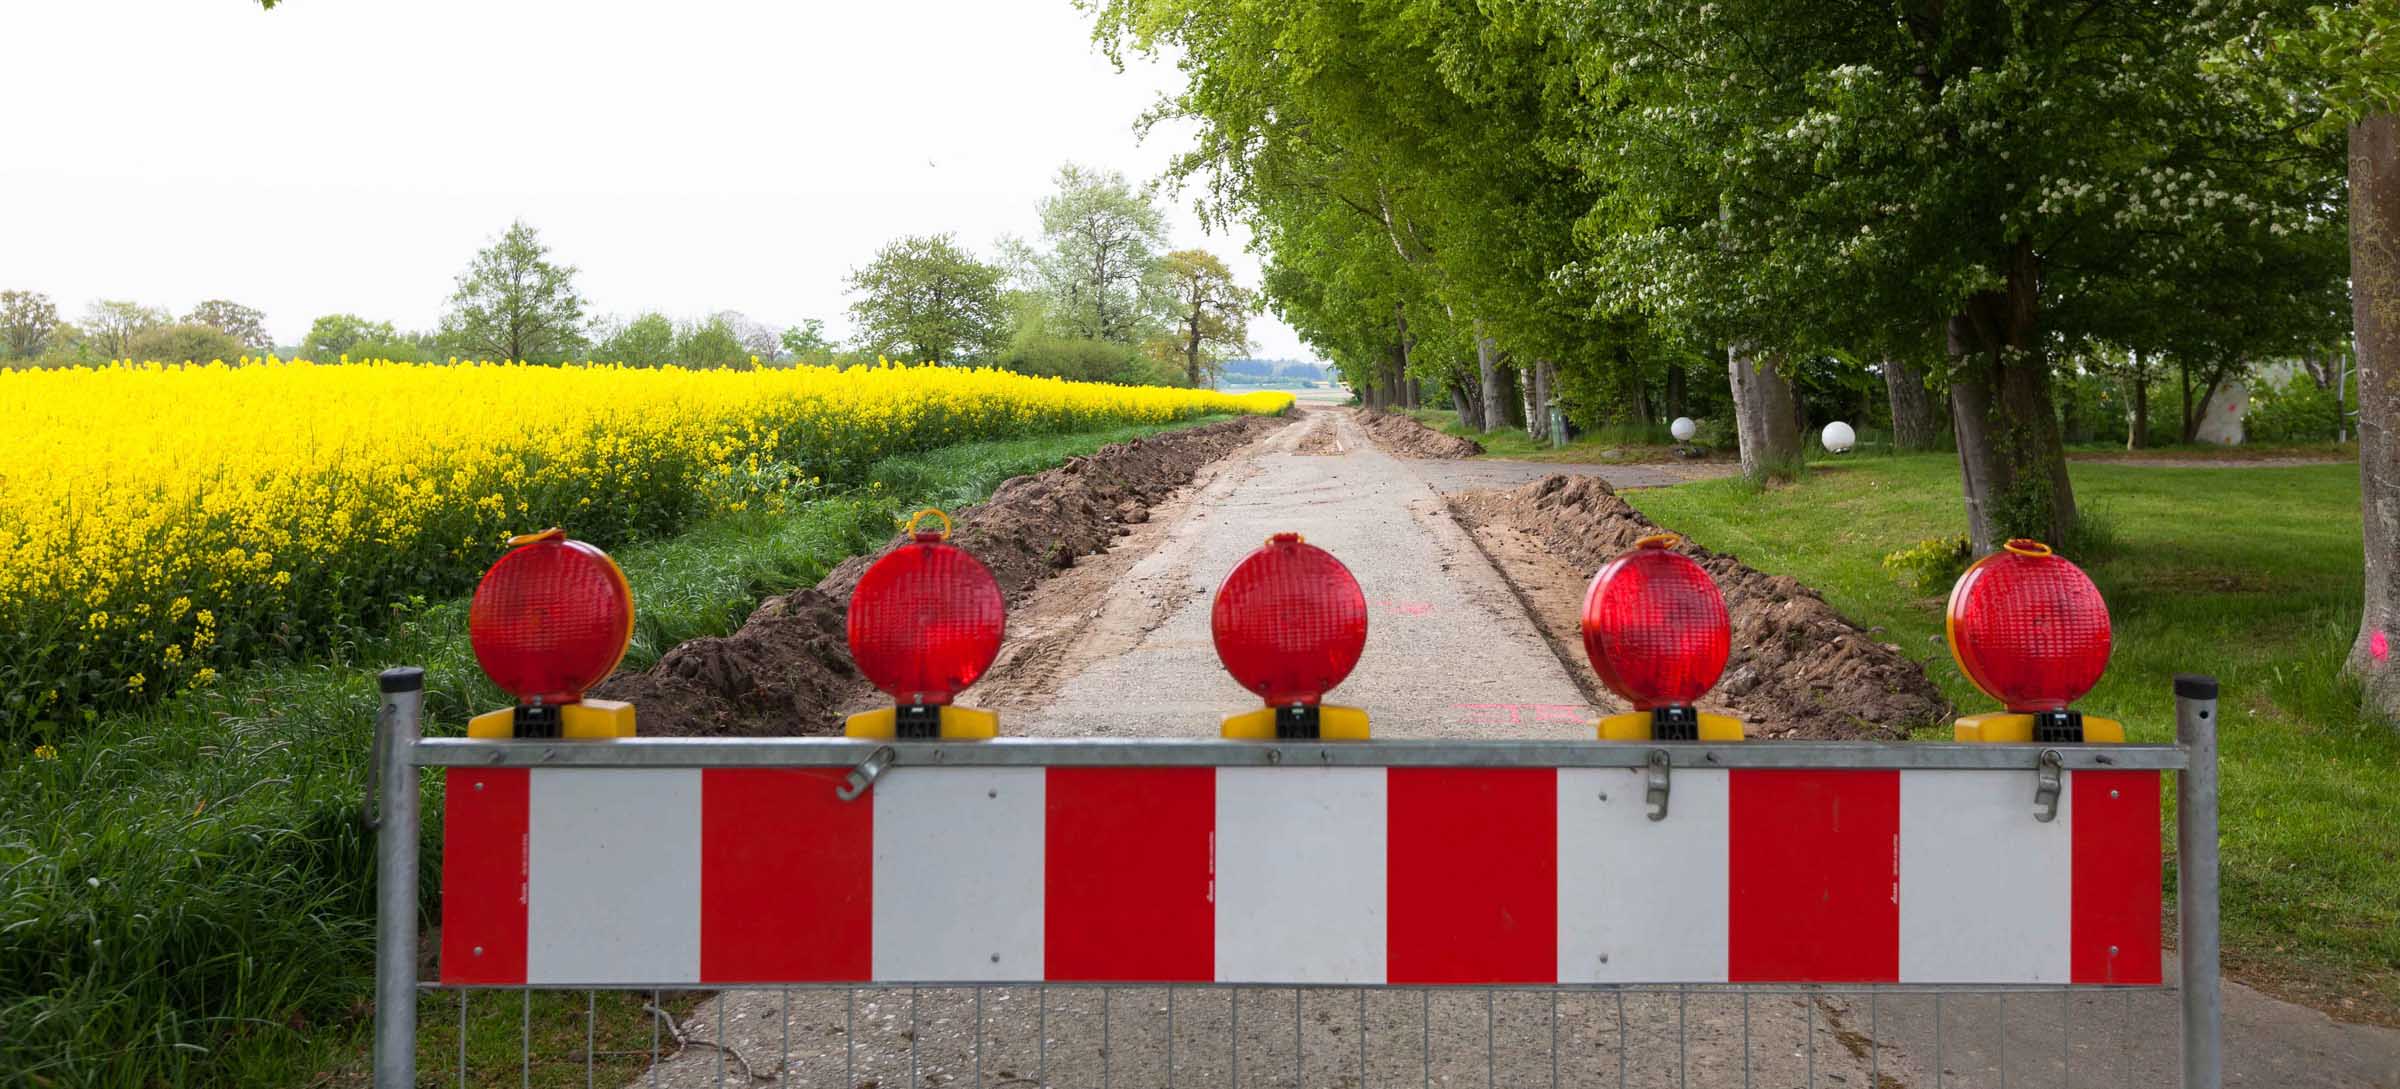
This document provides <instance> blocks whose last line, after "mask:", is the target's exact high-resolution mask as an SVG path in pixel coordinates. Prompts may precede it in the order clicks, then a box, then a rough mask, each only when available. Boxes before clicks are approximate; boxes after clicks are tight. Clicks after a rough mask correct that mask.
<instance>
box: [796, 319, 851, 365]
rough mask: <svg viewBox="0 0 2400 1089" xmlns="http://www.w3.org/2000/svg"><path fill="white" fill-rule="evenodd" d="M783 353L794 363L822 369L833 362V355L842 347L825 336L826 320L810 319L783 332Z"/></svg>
mask: <svg viewBox="0 0 2400 1089" xmlns="http://www.w3.org/2000/svg"><path fill="white" fill-rule="evenodd" d="M781 339H782V343H783V352H784V354H785V355H787V356H789V357H791V360H792V362H794V363H797V364H800V365H802V366H807V367H822V366H825V365H826V364H829V363H831V362H833V353H834V352H835V351H836V350H838V349H839V348H840V347H841V346H840V345H838V344H835V343H834V342H833V338H832V337H829V336H826V335H825V319H823V318H810V319H808V320H807V321H804V322H801V323H800V324H798V325H795V326H792V327H791V328H789V329H786V330H784V331H783V336H782V338H781Z"/></svg>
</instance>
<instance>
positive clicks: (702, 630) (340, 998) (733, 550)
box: [0, 425, 1161, 1089]
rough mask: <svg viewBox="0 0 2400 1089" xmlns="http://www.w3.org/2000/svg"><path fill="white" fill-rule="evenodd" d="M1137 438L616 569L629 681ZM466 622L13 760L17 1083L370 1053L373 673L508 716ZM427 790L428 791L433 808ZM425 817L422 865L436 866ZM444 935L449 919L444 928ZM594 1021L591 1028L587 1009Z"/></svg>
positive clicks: (392, 632) (441, 727)
mask: <svg viewBox="0 0 2400 1089" xmlns="http://www.w3.org/2000/svg"><path fill="white" fill-rule="evenodd" d="M1160 429H1161V428H1160V427H1159V426H1155V425H1150V426H1128V427H1118V428H1113V429H1109V430H1104V431H1093V432H1082V433H1076V434H1070V435H1063V436H1045V437H1039V438H1031V439H1020V440H1011V441H1002V442H987V443H974V444H968V445H963V446H955V447H948V448H942V449H938V450H935V451H932V452H928V453H923V454H916V455H910V456H905V457H899V458H893V459H887V460H885V461H883V462H879V463H877V464H876V465H875V466H874V467H873V469H872V470H870V472H869V474H868V476H869V477H870V479H871V483H870V484H869V485H868V486H867V487H865V488H863V489H860V490H857V491H853V492H848V493H844V494H840V495H836V496H831V497H827V498H824V499H820V500H818V501H815V502H811V503H809V504H807V505H805V506H804V507H802V508H800V509H799V510H797V511H795V512H793V513H790V514H785V515H771V514H763V513H744V514H735V515H730V516H721V517H718V518H715V519H712V520H709V521H706V522H703V523H702V524H700V525H699V526H698V527H697V528H695V529H693V530H692V531H690V532H688V533H686V534H684V535H682V536H679V537H675V538H672V539H668V540H663V541H659V542H655V543H650V544H645V545H638V546H634V547H630V548H625V549H621V550H619V551H618V552H617V554H616V555H617V558H618V560H619V561H620V562H621V563H622V564H623V566H624V568H625V571H626V575H627V577H628V578H629V579H630V580H631V581H632V583H633V586H634V591H635V595H636V600H637V603H638V608H637V612H638V614H639V615H640V617H641V622H640V628H639V630H638V632H637V636H636V648H635V654H634V655H631V656H629V660H630V661H632V662H635V663H639V662H645V661H649V660H652V659H654V658H655V657H656V656H657V655H658V654H659V653H662V652H663V651H664V650H665V649H666V648H668V647H671V646H673V645H675V644H676V643H679V642H682V641H683V640H685V639H689V638H693V637H695V636H702V635H717V634H723V633H725V632H728V631H730V630H732V628H733V627H735V626H736V625H738V624H739V623H740V621H741V619H742V617H743V616H744V615H746V614H747V613H748V611H749V610H750V608H751V607H752V605H754V604H755V603H756V601H757V600H758V599H759V597H761V596H762V595H764V594H767V593H773V592H779V591H782V590H785V589H788V588H791V587H793V586H800V585H807V584H809V583H812V582H814V581H815V580H816V579H817V578H818V577H820V576H821V575H822V574H823V572H824V571H826V570H827V569H829V568H831V567H832V566H833V565H834V564H836V563H838V562H840V561H841V560H842V559H844V558H846V557H848V556H850V555H853V554H855V553H857V552H859V551H861V550H863V549H865V548H868V547H871V546H872V545H874V544H876V543H878V542H880V541H881V540H882V539H884V538H885V537H886V536H888V535H889V534H890V533H891V532H893V530H894V528H895V524H896V523H895V521H894V519H895V516H896V515H898V514H900V513H902V512H903V511H904V510H905V509H907V508H909V507H912V506H914V505H916V504H919V503H922V502H927V501H940V502H945V503H950V504H954V505H955V504H961V503H964V502H967V501H970V500H972V499H974V498H977V497H980V496H982V495H984V494H987V493H988V492H989V491H990V489H991V488H993V487H994V486H996V485H997V484H998V483H999V482H1000V481H1002V480H1004V479H1006V478H1008V477H1010V476H1013V475H1016V474H1019V473H1023V472H1029V471H1033V470H1035V469H1039V468H1042V467H1045V466H1048V465H1051V464H1055V463H1056V462H1058V461H1059V460H1061V459H1063V458H1065V457H1068V456H1072V455H1075V454H1080V453H1085V452H1088V451H1090V450H1093V449H1096V448H1098V447H1099V446H1101V445H1103V444H1105V443H1108V442H1112V441H1119V440H1123V439H1127V438H1132V437H1136V436H1139V435H1142V434H1146V433H1151V432H1154V431H1157V430H1160ZM465 630H466V624H465V606H464V602H463V601H461V600H456V599H451V600H440V601H431V602H427V601H409V602H403V603H400V604H399V605H397V606H395V607H393V608H392V610H391V616H390V617H389V618H388V623H385V624H382V625H380V626H379V630H378V632H377V634H375V635H373V636H371V637H367V638H363V639H357V640H353V641H349V642H343V643H338V644H335V645H334V646H332V647H330V648H328V649H327V650H326V651H325V652H324V653H323V654H322V655H321V656H319V657H316V658H314V659H312V660H309V661H304V662H287V663H283V664H279V665H269V666H260V667H256V668H253V669H250V670H246V671H242V672H237V673H233V674H229V675H228V676H227V677H226V678H225V680H224V681H223V682H222V683H221V684H219V685H218V686H217V687H215V688H213V689H208V690H196V691H190V692H186V693H184V694H182V695H179V696H177V697H174V698H171V699H169V700H166V701H164V702H161V703H159V704H156V705H153V706H150V707H147V708H142V709H138V710H135V711H129V712H125V713H121V714H118V715H114V716H108V717H103V718H101V719H99V720H98V721H96V722H94V723H93V724H91V726H90V728H89V729H86V730H81V731H78V732H77V733H76V735H75V736H74V737H73V738H71V739H67V740H65V741H63V742H61V743H60V744H58V745H57V746H56V748H55V750H54V751H53V750H50V749H44V750H42V753H41V755H36V754H35V753H33V752H31V751H29V750H26V749H24V748H22V747H20V748H17V749H15V750H13V751H8V752H5V753H0V1084H6V1085H15V1084H21V1083H22V1084H33V1085H43V1086H48V1085H57V1086H87V1085H88V1086H109V1087H125V1089H135V1087H147V1086H154V1085H196V1086H234V1085H245V1086H246V1085H261V1084H293V1083H297V1082H299V1081H301V1080H304V1075H306V1074H308V1073H310V1072H313V1071H316V1070H320V1069H324V1068H326V1067H328V1066H331V1065H335V1064H337V1063H339V1062H340V1061H342V1060H343V1059H344V1058H345V1057H346V1056H349V1055H351V1054H353V1053H354V1052H355V1050H356V1048H355V1046H354V1045H355V1042H356V1039H357V1037H358V1034H359V1032H360V1028H361V1025H362V1024H363V1018H364V1017H365V1016H366V1014H367V1012H368V1006H367V1002H368V1000H369V997H370V995H371V986H370V983H371V979H370V977H371V971H372V949H373V906H374V905H373V888H372V885H373V882H372V877H371V875H372V873H373V851H372V843H371V839H370V837H369V836H368V834H367V833H366V832H365V830H364V828H363V826H362V825H361V823H360V819H359V803H360V797H361V791H362V788H363V786H364V784H365V781H366V765H367V754H368V749H369V741H370V730H371V720H372V716H373V712H374V706H375V699H376V697H375V689H374V683H373V676H374V672H375V671H376V670H377V669H380V668H382V667H384V666H388V665H393V664H401V663H407V664H416V665H423V666H425V667H427V671H428V678H427V690H426V711H427V724H428V732H431V733H445V732H449V733H455V732H457V731H458V730H459V729H460V728H461V727H462V725H463V723H464V721H465V718H466V716H467V715H468V714H469V713H470V712H472V711H473V710H476V709H488V708H490V707H494V706H499V705H500V704H501V703H502V702H504V700H505V697H503V696H502V695H501V694H500V693H499V692H498V691H497V690H496V689H493V688H491V687H490V686H489V684H488V682H486V681H484V680H483V679H482V677H481V674H480V673H479V672H478V671H477V670H476V668H475V665H474V660H473V656H472V654H471V652H470V651H469V649H468V647H467V643H466V638H465ZM429 789H430V788H429ZM438 812H439V810H438V807H437V806H434V805H430V804H429V805H428V807H427V814H428V817H429V820H428V827H427V828H426V836H427V840H426V844H427V849H426V851H425V866H426V868H427V873H428V880H427V881H426V882H425V885H424V887H425V888H426V889H427V890H428V896H429V904H428V906H429V907H430V906H431V905H430V895H431V891H432V890H433V889H434V887H435V886H434V883H433V881H432V880H431V879H430V876H431V875H432V874H433V873H434V872H435V868H436V867H438V865H439V844H440V839H439V828H438ZM428 917H432V916H430V915H429V916H428ZM577 1012H578V1013H580V1011H577Z"/></svg>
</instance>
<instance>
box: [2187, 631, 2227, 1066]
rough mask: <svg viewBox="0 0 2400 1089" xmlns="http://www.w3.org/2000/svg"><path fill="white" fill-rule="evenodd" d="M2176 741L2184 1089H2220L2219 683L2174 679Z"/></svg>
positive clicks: (2198, 678)
mask: <svg viewBox="0 0 2400 1089" xmlns="http://www.w3.org/2000/svg"><path fill="white" fill-rule="evenodd" d="M2175 740H2176V741H2177V743H2179V744H2181V745H2182V746H2183V747H2184V749H2185V750H2186V751H2187V752H2188V753H2189V755H2190V760H2191V764H2190V766H2188V767H2186V768H2184V769H2183V771H2182V773H2181V774H2178V775H2177V776H2176V777H2175V852H2176V854H2175V857H2176V874H2177V877H2176V882H2175V888H2176V908H2175V911H2176V919H2177V924H2178V926H2179V928H2180V930H2181V934H2182V940H2181V945H2182V952H2183V1084H2184V1089H2221V1087H2222V1086H2223V1084H2224V1078H2225V1050H2224V1040H2223V1035H2222V1034H2223V1031H2224V1020H2225V1011H2224V1006H2223V995H2222V994H2221V986H2220V984H2219V982H2218V976H2217V940H2218V935H2217V680H2216V678H2214V677H2204V676H2201V675H2199V674H2194V673H2183V674H2178V675H2176V677H2175Z"/></svg>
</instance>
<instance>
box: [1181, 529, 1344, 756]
mask: <svg viewBox="0 0 2400 1089" xmlns="http://www.w3.org/2000/svg"><path fill="white" fill-rule="evenodd" d="M1209 632H1210V635H1211V636H1212V637H1213V638H1214V639H1215V641H1216V644H1217V658H1218V660H1220V661H1222V662H1224V663H1225V671H1226V672H1228V673H1231V674H1233V679H1234V680H1236V681H1239V682H1241V685H1242V687H1244V688H1247V689H1249V690H1250V691H1252V692H1256V693H1258V695H1259V697H1260V698H1261V699H1263V700H1265V701H1266V704H1267V705H1266V707H1264V708H1262V709H1260V710H1257V711H1249V712H1245V713H1243V714H1238V715H1234V716H1232V717H1229V718H1227V719H1226V720H1225V723H1224V735H1225V736H1226V737H1236V738H1250V739H1259V738H1277V737H1285V738H1354V739H1355V738H1364V737H1366V736H1367V713H1366V712H1365V711H1362V710H1359V709H1358V708H1355V707H1337V706H1333V705H1329V704H1326V703H1324V702H1323V701H1324V696H1325V693H1326V692H1329V691H1331V690H1332V689H1333V687H1334V686H1335V685H1338V684H1340V683H1342V679H1343V678H1345V677H1348V676H1349V675H1350V670H1351V669H1352V668H1354V667H1356V666H1357V665H1358V656H1359V654H1360V652H1362V651H1364V650H1365V649H1366V645H1367V597H1366V594H1365V593H1363V592H1362V591H1360V590H1359V588H1358V580H1357V579H1356V578H1354V577H1352V576H1351V574H1350V569H1349V568H1347V567H1344V566H1342V561H1340V560H1337V559H1335V558H1333V553H1331V552H1327V551H1325V550H1324V549H1322V548H1318V547H1317V546H1315V545H1312V544H1309V543H1308V542H1306V541H1303V540H1301V539H1300V535H1299V534H1297V533H1278V534H1276V535H1274V536H1273V537H1269V538H1267V543H1266V544H1264V545H1262V546H1260V547H1259V548H1258V549H1257V550H1256V551H1254V552H1252V553H1250V554H1249V555H1248V556H1245V557H1243V558H1242V562H1240V563H1238V564H1236V565H1234V568H1233V571H1232V572H1231V573H1230V574H1227V575H1226V576H1225V582H1224V583H1223V584H1222V585H1220V586H1218V587H1217V597H1216V601H1215V602H1214V603H1213V605H1212V606H1211V608H1210V610H1209Z"/></svg>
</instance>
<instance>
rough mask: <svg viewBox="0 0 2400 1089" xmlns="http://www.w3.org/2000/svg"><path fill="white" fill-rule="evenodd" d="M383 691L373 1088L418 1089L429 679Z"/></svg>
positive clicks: (406, 679)
mask: <svg viewBox="0 0 2400 1089" xmlns="http://www.w3.org/2000/svg"><path fill="white" fill-rule="evenodd" d="M378 685H379V687H380V688H381V689H382V690H383V707H382V711H381V713H380V714H378V715H376V716H375V754H376V757H377V759H376V767H375V768H374V769H373V770H372V771H370V772H369V773H368V784H369V799H370V804H369V812H368V815H367V823H368V825H369V826H370V827H372V828H374V829H375V1060H374V1061H375V1087H376V1089H414V1087H415V1086H416V1083H417V836H418V822H417V807H418V802H419V800H420V797H421V791H420V790H419V788H418V782H417V762H416V752H415V747H416V743H417V737H418V733H419V716H421V715H422V714H423V712H424V708H425V671H424V670H422V669H416V668H413V667H411V668H401V669H387V670H384V671H383V675H382V676H381V677H380V678H378ZM378 802H379V803H380V804H377V803H378ZM462 1039H463V1037H462Z"/></svg>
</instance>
